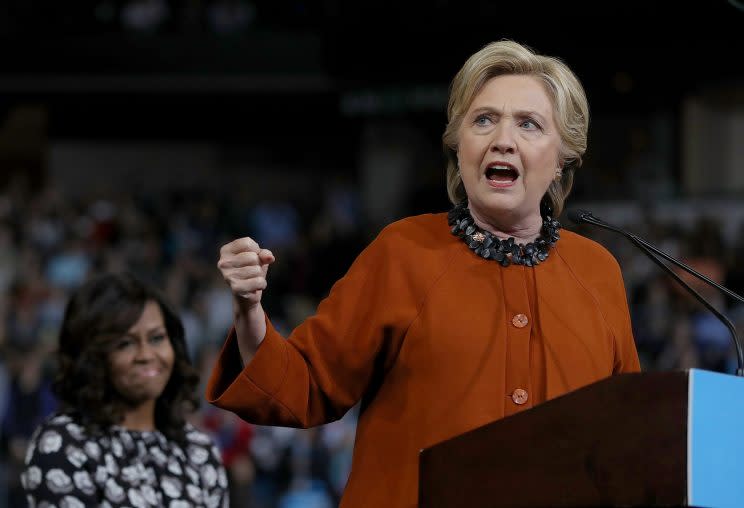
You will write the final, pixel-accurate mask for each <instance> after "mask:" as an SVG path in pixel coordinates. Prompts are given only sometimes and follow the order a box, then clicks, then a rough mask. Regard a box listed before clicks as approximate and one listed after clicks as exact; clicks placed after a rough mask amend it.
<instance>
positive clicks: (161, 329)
mask: <svg viewBox="0 0 744 508" xmlns="http://www.w3.org/2000/svg"><path fill="white" fill-rule="evenodd" d="M158 332H163V333H166V334H167V333H168V328H166V327H165V326H160V325H158V326H154V327H152V328H148V329H147V330H145V333H146V334H151V333H158ZM124 337H133V338H137V337H138V335H137V334H134V333H130V332H129V331H127V332H126V333H125V334H124Z"/></svg>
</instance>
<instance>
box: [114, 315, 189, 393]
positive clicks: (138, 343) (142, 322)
mask: <svg viewBox="0 0 744 508" xmlns="http://www.w3.org/2000/svg"><path fill="white" fill-rule="evenodd" d="M174 359H175V352H174V351H173V346H172V345H171V341H170V338H169V337H168V331H167V329H166V328H165V321H164V319H163V313H162V311H161V310H160V306H159V305H158V304H157V302H155V301H152V300H150V301H148V302H147V303H146V304H145V307H144V309H143V311H142V315H141V316H140V317H139V319H138V320H137V322H136V323H134V324H133V325H132V327H131V328H129V330H128V331H127V333H126V334H125V335H123V336H122V337H120V338H118V339H116V340H114V342H113V349H112V351H111V352H110V353H109V357H108V360H109V364H110V368H111V382H112V383H113V385H114V388H116V390H117V391H118V392H119V394H120V395H121V396H122V397H123V398H124V399H125V400H127V401H128V402H130V403H131V404H133V405H139V404H142V403H145V402H148V401H154V400H157V398H158V397H160V394H161V393H163V390H164V389H165V386H166V385H167V384H168V380H169V379H170V376H171V372H172V371H173V363H174Z"/></svg>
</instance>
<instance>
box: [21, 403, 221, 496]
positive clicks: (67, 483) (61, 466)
mask: <svg viewBox="0 0 744 508" xmlns="http://www.w3.org/2000/svg"><path fill="white" fill-rule="evenodd" d="M185 430H186V442H185V443H177V442H175V441H172V440H169V439H168V438H166V437H165V435H163V434H162V433H161V432H157V431H154V432H141V431H131V430H127V429H124V428H122V427H117V426H115V427H111V428H110V429H109V430H108V431H107V432H106V433H103V434H101V435H96V436H94V437H93V436H90V435H88V434H87V433H86V432H85V429H84V428H83V427H82V426H81V425H79V423H78V422H77V421H76V420H75V419H73V418H72V417H71V416H69V415H55V416H53V417H51V418H49V419H48V420H47V421H46V422H45V423H44V424H43V425H41V426H40V427H39V428H38V429H37V430H36V432H35V433H34V435H33V437H32V439H31V443H30V444H29V448H28V451H27V453H26V468H25V470H24V471H23V473H22V475H21V482H22V483H23V488H24V489H25V491H26V494H27V498H28V501H29V506H31V507H37V508H53V507H54V508H87V507H91V506H99V507H103V508H114V507H125V506H126V507H132V508H145V507H147V506H159V507H166V508H191V507H206V508H224V507H227V506H228V505H229V496H228V491H227V475H226V474H225V468H224V467H223V466H222V461H221V459H220V453H219V450H218V449H217V448H216V447H215V446H214V444H213V442H212V439H211V438H210V437H209V436H208V435H207V434H205V433H203V432H200V431H198V430H196V428H194V427H193V426H192V425H190V424H186V428H185Z"/></svg>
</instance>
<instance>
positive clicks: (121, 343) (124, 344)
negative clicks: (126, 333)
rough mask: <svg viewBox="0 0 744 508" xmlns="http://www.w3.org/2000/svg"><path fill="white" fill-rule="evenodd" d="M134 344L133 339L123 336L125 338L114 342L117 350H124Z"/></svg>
mask: <svg viewBox="0 0 744 508" xmlns="http://www.w3.org/2000/svg"><path fill="white" fill-rule="evenodd" d="M132 345H134V341H133V340H132V339H128V338H123V339H119V340H117V341H116V342H115V343H114V349H115V350H116V351H123V350H125V349H127V348H129V347H131V346H132Z"/></svg>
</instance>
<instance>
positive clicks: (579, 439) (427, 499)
mask: <svg viewBox="0 0 744 508" xmlns="http://www.w3.org/2000/svg"><path fill="white" fill-rule="evenodd" d="M419 473H420V474H419V506H420V508H454V507H458V508H461V507H468V508H470V507H479V508H480V507H483V508H491V507H493V508H495V507H506V506H508V507H524V508H526V507H541V508H547V507H600V506H601V507H608V506H618V507H620V506H623V507H651V506H695V507H699V508H728V507H732V508H734V507H736V508H742V507H744V378H739V377H735V376H732V375H726V374H719V373H715V372H709V371H703V370H697V369H692V370H689V371H684V372H652V373H642V374H622V375H617V376H612V377H610V378H607V379H604V380H602V381H599V382H597V383H594V384H592V385H589V386H586V387H584V388H581V389H579V390H576V391H574V392H571V393H568V394H566V395H563V396H561V397H558V398H556V399H553V400H550V401H548V402H545V403H543V404H540V405H539V406H536V407H534V408H532V409H530V410H528V411H525V412H523V413H519V414H516V415H513V416H510V417H507V418H504V419H502V420H498V421H495V422H493V423H490V424H488V425H485V426H483V427H479V428H477V429H474V430H472V431H469V432H466V433H464V434H462V435H459V436H456V437H454V438H452V439H449V440H447V441H444V442H442V443H439V444H437V445H434V446H432V447H430V448H426V449H424V450H422V451H421V455H420V472H419Z"/></svg>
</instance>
